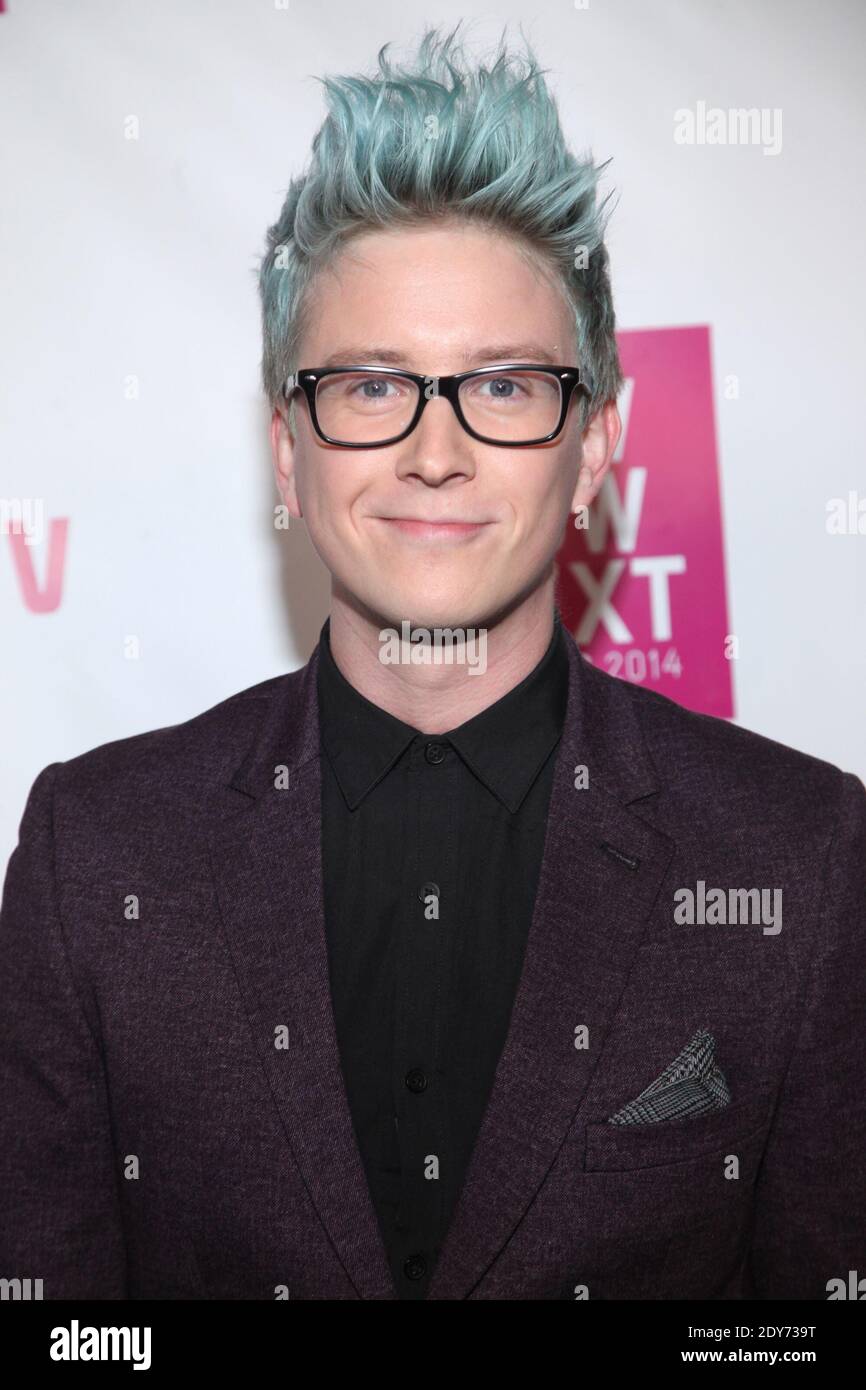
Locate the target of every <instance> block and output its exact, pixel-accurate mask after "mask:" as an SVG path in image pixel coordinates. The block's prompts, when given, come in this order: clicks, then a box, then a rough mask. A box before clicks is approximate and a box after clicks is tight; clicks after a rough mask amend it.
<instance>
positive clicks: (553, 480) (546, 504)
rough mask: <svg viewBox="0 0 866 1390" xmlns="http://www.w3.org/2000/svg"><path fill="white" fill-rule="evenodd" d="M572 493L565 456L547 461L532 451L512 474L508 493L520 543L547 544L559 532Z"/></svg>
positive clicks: (540, 546)
mask: <svg viewBox="0 0 866 1390" xmlns="http://www.w3.org/2000/svg"><path fill="white" fill-rule="evenodd" d="M528 452H530V453H531V451H528ZM573 493H574V483H573V482H571V481H570V477H569V470H568V468H567V466H566V460H565V459H564V458H560V459H559V460H556V459H553V458H551V459H550V460H549V461H548V460H547V459H541V458H539V456H538V455H535V454H531V457H529V458H527V459H526V460H525V461H524V462H523V463H522V467H521V469H520V470H519V472H516V473H515V474H514V476H513V479H512V483H511V488H510V493H509V495H510V496H511V497H512V498H513V499H514V502H513V509H514V513H515V531H516V533H517V535H518V538H519V539H520V540H521V543H526V544H528V545H529V546H530V547H532V548H533V549H534V548H538V549H544V548H546V547H549V545H550V544H551V541H552V540H553V538H555V537H557V536H559V535H560V534H561V532H562V528H563V526H564V524H565V520H566V517H567V515H568V509H569V503H570V502H571V498H572V495H573Z"/></svg>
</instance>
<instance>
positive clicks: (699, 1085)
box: [608, 1028, 731, 1125]
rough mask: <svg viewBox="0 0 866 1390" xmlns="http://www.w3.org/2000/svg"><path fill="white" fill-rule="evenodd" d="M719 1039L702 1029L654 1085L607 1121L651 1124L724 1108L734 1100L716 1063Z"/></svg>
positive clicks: (612, 1122)
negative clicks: (717, 1041) (717, 1040)
mask: <svg viewBox="0 0 866 1390" xmlns="http://www.w3.org/2000/svg"><path fill="white" fill-rule="evenodd" d="M715 1050H716V1040H715V1038H714V1037H713V1035H712V1033H708V1032H707V1030H706V1028H699V1029H698V1031H697V1032H696V1033H695V1035H694V1037H693V1038H692V1039H691V1041H690V1042H688V1043H686V1045H685V1047H684V1048H683V1050H682V1052H681V1053H680V1054H679V1056H678V1057H675V1058H674V1060H673V1061H672V1062H671V1064H670V1066H667V1067H665V1069H664V1071H663V1072H662V1074H661V1076H657V1077H656V1079H655V1081H653V1082H652V1083H651V1085H649V1086H647V1088H646V1090H645V1091H641V1093H640V1095H639V1096H637V1097H636V1098H635V1099H634V1100H630V1101H629V1102H628V1104H627V1105H624V1106H623V1107H622V1109H621V1110H617V1112H616V1114H615V1115H611V1116H610V1119H609V1120H608V1124H612V1125H651V1124H658V1123H659V1121H661V1120H680V1119H683V1117H684V1116H686V1115H703V1114H705V1113H706V1112H707V1111H708V1110H723V1109H724V1107H725V1106H726V1105H727V1104H728V1103H729V1101H730V1099H731V1092H730V1090H729V1088H728V1083H727V1081H726V1080H725V1078H724V1075H723V1074H722V1071H721V1069H720V1068H719V1067H718V1066H717V1065H716V1062H715Z"/></svg>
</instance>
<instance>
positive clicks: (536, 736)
mask: <svg viewBox="0 0 866 1390" xmlns="http://www.w3.org/2000/svg"><path fill="white" fill-rule="evenodd" d="M330 622H331V620H330V618H328V619H327V620H326V622H325V624H324V626H323V627H322V631H321V634H320V639H319V670H318V700H319V728H320V731H321V738H322V743H323V745H324V747H325V752H326V753H327V755H328V758H329V760H330V763H331V766H332V768H333V769H334V774H335V776H336V778H337V781H338V783H339V785H340V788H341V790H342V793H343V796H344V797H345V799H346V803H347V805H348V806H349V809H350V810H354V809H355V807H356V806H358V805H359V804H360V803H361V801H363V799H364V797H365V796H367V795H368V794H369V792H371V791H372V790H373V788H374V787H375V786H376V785H377V783H379V782H381V780H382V778H383V777H385V776H386V775H387V774H388V772H390V770H391V768H392V767H393V766H394V764H395V763H396V762H397V761H398V760H399V759H400V757H401V756H402V754H403V753H404V752H405V750H406V748H407V747H408V745H409V744H410V743H411V742H412V740H413V739H414V738H423V737H424V735H423V734H422V733H421V732H420V730H418V729H415V728H413V727H412V725H411V724H404V723H403V722H402V721H401V720H399V719H395V718H394V716H393V715H391V714H388V712H387V711H386V710H383V709H380V708H379V706H378V705H374V704H373V703H372V702H371V701H370V700H367V699H366V698H365V697H364V696H363V695H361V694H360V692H359V691H357V690H356V689H355V688H354V686H353V685H351V684H350V683H349V681H347V680H346V678H345V676H344V675H343V673H342V672H341V671H340V669H339V667H338V666H337V664H336V662H335V661H334V658H333V655H332V653H331V644H330V635H329V634H330ZM568 673H569V662H568V651H567V648H566V641H565V636H564V633H563V629H562V621H561V618H560V615H559V611H558V609H554V623H553V633H552V636H551V639H550V642H549V644H548V647H547V651H546V652H545V654H544V656H543V657H542V658H541V660H540V661H539V662H538V664H537V665H536V666H535V667H534V668H533V670H532V671H530V673H529V675H528V676H526V677H525V679H524V680H522V681H521V682H520V684H519V685H516V686H515V687H514V689H513V690H509V691H508V692H507V693H506V694H505V695H503V696H502V697H501V698H500V699H499V700H497V701H496V702H495V703H494V704H492V705H490V706H488V708H487V709H485V710H482V711H481V713H480V714H476V715H475V716H474V717H473V718H472V719H469V720H467V721H466V723H464V724H461V725H459V726H458V727H457V728H455V729H452V730H449V731H448V732H447V733H444V734H437V735H435V736H434V735H432V734H431V735H429V736H428V737H429V739H430V741H431V742H437V743H443V744H444V743H450V744H451V745H452V746H453V747H454V748H455V749H456V750H457V753H458V754H459V756H460V757H461V758H462V759H463V761H464V763H466V765H467V767H469V768H470V769H471V771H472V772H473V773H474V775H475V776H476V777H477V778H478V779H479V780H480V781H481V782H482V783H483V784H484V785H485V786H486V787H487V789H488V791H490V792H491V793H492V794H493V795H494V796H495V797H497V798H498V799H499V800H500V801H501V802H502V803H503V805H505V806H506V807H507V808H508V810H509V811H510V812H511V813H512V814H514V813H515V812H517V811H518V810H519V808H520V805H521V803H522V802H523V800H524V798H525V796H526V794H527V792H528V791H529V789H530V787H531V786H532V783H533V782H534V781H535V779H536V777H537V776H538V774H539V772H540V771H541V768H542V767H543V765H544V763H545V762H546V760H547V758H548V756H549V755H550V753H551V752H552V750H553V748H554V747H555V746H556V744H557V742H558V741H559V738H560V735H561V733H562V726H563V721H564V718H565V707H566V702H567V699H568V679H569V675H568Z"/></svg>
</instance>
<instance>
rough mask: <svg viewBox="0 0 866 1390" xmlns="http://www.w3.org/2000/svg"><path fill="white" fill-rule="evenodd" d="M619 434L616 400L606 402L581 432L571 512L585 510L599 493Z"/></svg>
mask: <svg viewBox="0 0 866 1390" xmlns="http://www.w3.org/2000/svg"><path fill="white" fill-rule="evenodd" d="M621 433H622V420H621V419H620V416H619V410H618V409H617V404H616V401H615V400H609V401H605V403H604V405H603V406H602V407H601V409H600V410H598V411H596V413H595V415H594V416H593V417H592V419H591V420H590V422H589V424H588V425H587V426H586V428H585V430H584V431H583V437H582V440H581V458H580V470H579V472H578V476H577V487H576V488H575V490H574V497H573V498H572V500H571V510H572V511H573V512H577V511H578V510H579V509H580V508H581V507H588V506H589V505H590V503H591V502H592V501H593V500H594V499H595V497H596V496H597V494H598V491H599V488H600V487H601V485H602V482H603V481H604V477H605V474H606V473H607V470H608V469H609V467H610V465H611V461H612V459H613V455H614V451H615V449H616V446H617V444H618V443H619V437H620V435H621Z"/></svg>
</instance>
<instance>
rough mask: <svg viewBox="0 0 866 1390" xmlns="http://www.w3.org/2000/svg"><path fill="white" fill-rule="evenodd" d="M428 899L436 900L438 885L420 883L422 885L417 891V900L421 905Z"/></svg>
mask: <svg viewBox="0 0 866 1390" xmlns="http://www.w3.org/2000/svg"><path fill="white" fill-rule="evenodd" d="M429 897H434V898H438V897H439V884H438V883H422V884H421V887H420V888H419V889H418V898H419V900H420V901H421V902H422V903H426V901H427V899H428V898H429Z"/></svg>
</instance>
